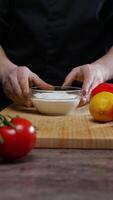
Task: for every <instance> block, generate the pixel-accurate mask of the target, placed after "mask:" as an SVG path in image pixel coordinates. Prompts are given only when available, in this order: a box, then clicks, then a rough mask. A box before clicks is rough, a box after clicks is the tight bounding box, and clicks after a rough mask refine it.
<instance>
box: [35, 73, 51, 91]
mask: <svg viewBox="0 0 113 200" xmlns="http://www.w3.org/2000/svg"><path fill="white" fill-rule="evenodd" d="M31 81H32V83H34V84H35V85H36V86H37V87H39V88H41V89H48V90H52V89H53V86H52V85H50V84H48V83H46V82H45V81H43V80H42V79H41V78H39V76H37V75H36V74H34V73H32V76H31Z"/></svg>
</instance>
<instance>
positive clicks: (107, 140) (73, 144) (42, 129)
mask: <svg viewBox="0 0 113 200" xmlns="http://www.w3.org/2000/svg"><path fill="white" fill-rule="evenodd" d="M1 114H4V115H12V116H15V115H19V116H21V117H25V118H27V119H29V120H30V121H31V122H32V123H33V124H34V126H36V127H37V129H38V130H37V143H36V147H37V148H81V149H113V122H109V123H97V122H94V121H93V119H92V117H91V116H90V114H89V111H88V107H86V106H85V107H82V108H78V109H77V110H76V111H75V112H74V113H72V114H71V115H67V116H44V115H41V114H39V113H38V112H37V111H36V110H35V109H34V108H30V109H27V108H22V107H21V108H20V107H18V106H16V105H11V106H9V107H7V108H6V109H4V110H3V111H2V112H1Z"/></svg>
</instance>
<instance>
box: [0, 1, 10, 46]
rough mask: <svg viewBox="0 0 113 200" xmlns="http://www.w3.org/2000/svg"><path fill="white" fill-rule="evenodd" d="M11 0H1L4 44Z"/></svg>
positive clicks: (0, 27) (0, 24) (0, 29)
mask: <svg viewBox="0 0 113 200" xmlns="http://www.w3.org/2000/svg"><path fill="white" fill-rule="evenodd" d="M8 15H9V0H0V45H2V43H3V40H4V37H5V33H6V31H7V28H8V26H9V23H8Z"/></svg>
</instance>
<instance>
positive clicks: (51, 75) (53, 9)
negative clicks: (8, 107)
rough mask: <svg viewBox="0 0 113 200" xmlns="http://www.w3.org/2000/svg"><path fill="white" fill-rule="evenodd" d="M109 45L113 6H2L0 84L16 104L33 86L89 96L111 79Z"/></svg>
mask: <svg viewBox="0 0 113 200" xmlns="http://www.w3.org/2000/svg"><path fill="white" fill-rule="evenodd" d="M112 43H113V0H62V1H61V0H32V1H30V0H29V1H28V0H0V45H1V46H0V83H1V84H2V87H3V90H4V92H5V94H6V95H7V96H8V97H9V98H10V99H12V100H13V101H14V102H17V103H19V104H23V105H26V106H29V105H30V102H29V98H28V94H29V87H30V85H31V84H35V85H37V86H39V87H40V88H44V89H46V88H51V86H52V85H63V86H67V85H72V84H75V85H76V83H75V81H76V80H78V81H82V82H83V84H82V91H83V94H84V95H85V94H86V93H87V94H90V91H91V90H92V89H93V88H94V87H95V86H96V85H98V84H99V83H101V82H104V81H107V80H110V79H112V78H113V47H112Z"/></svg>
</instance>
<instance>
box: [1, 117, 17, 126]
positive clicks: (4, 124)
mask: <svg viewBox="0 0 113 200" xmlns="http://www.w3.org/2000/svg"><path fill="white" fill-rule="evenodd" d="M6 125H8V126H11V127H14V125H13V124H12V123H11V120H10V121H8V120H7V119H6V117H5V116H4V115H1V114H0V127H3V126H6Z"/></svg>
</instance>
